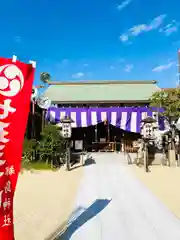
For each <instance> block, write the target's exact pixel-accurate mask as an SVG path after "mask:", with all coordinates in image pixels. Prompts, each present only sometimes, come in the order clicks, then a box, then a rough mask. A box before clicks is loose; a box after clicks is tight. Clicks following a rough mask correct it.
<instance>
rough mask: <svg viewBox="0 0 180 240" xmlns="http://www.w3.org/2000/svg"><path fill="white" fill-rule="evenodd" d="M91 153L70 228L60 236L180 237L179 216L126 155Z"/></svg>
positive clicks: (79, 239) (82, 239)
mask: <svg viewBox="0 0 180 240" xmlns="http://www.w3.org/2000/svg"><path fill="white" fill-rule="evenodd" d="M91 156H92V160H91V161H90V162H89V164H88V165H87V166H85V169H84V176H83V178H82V182H81V185H80V189H79V193H78V196H77V200H76V204H75V208H74V210H75V211H74V213H73V214H72V216H71V218H70V220H69V227H68V228H67V230H66V231H65V232H64V233H63V234H62V235H61V236H59V237H58V238H57V239H59V240H63V239H64V240H68V239H71V240H116V239H117V240H179V239H180V221H179V219H177V218H176V217H175V216H174V215H173V214H172V213H171V212H170V211H169V210H168V209H167V208H166V207H165V206H164V205H163V204H162V203H161V202H160V201H159V200H158V199H156V198H155V197H154V196H153V194H152V193H151V192H150V191H149V190H148V189H147V188H146V187H145V186H144V185H143V184H142V183H141V182H139V181H138V180H137V179H136V178H135V176H134V175H133V174H132V173H131V170H130V169H129V168H128V166H127V164H126V163H125V161H124V155H123V154H116V153H93V154H92V155H91ZM93 160H94V161H95V162H94V161H93ZM91 163H92V164H91Z"/></svg>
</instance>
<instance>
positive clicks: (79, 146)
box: [75, 140, 83, 150]
mask: <svg viewBox="0 0 180 240" xmlns="http://www.w3.org/2000/svg"><path fill="white" fill-rule="evenodd" d="M75 149H76V150H83V141H82V140H76V141H75Z"/></svg>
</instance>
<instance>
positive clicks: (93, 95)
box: [45, 80, 159, 103]
mask: <svg viewBox="0 0 180 240" xmlns="http://www.w3.org/2000/svg"><path fill="white" fill-rule="evenodd" d="M156 83H157V82H156V81H120V80H119V81H113V80H112V81H83V82H82V81H79V82H50V83H49V87H48V89H47V90H46V91H45V95H46V96H47V97H49V98H50V99H51V101H52V102H53V103H70V102H71V103H72V102H74V103H77V102H127V101H129V102H136V101H145V102H146V101H148V100H149V98H150V97H151V95H152V93H154V92H155V91H157V90H159V87H158V86H157V85H156Z"/></svg>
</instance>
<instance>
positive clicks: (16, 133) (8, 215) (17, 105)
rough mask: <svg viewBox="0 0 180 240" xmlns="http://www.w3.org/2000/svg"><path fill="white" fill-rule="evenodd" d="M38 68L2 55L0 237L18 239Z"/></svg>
mask: <svg viewBox="0 0 180 240" xmlns="http://www.w3.org/2000/svg"><path fill="white" fill-rule="evenodd" d="M33 79H34V68H33V66H32V65H31V64H25V63H22V62H20V61H16V62H15V63H13V62H12V59H5V58H0V240H14V239H15V238H14V226H13V198H14V192H15V188H16V183H17V178H18V174H19V171H20V164H21V155H22V146H23V140H24V134H25V130H26V123H27V118H28V113H29V107H30V97H31V93H32V83H33Z"/></svg>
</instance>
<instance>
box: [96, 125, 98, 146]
mask: <svg viewBox="0 0 180 240" xmlns="http://www.w3.org/2000/svg"><path fill="white" fill-rule="evenodd" d="M97 138H98V136H97V125H95V142H97V140H98V139H97Z"/></svg>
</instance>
